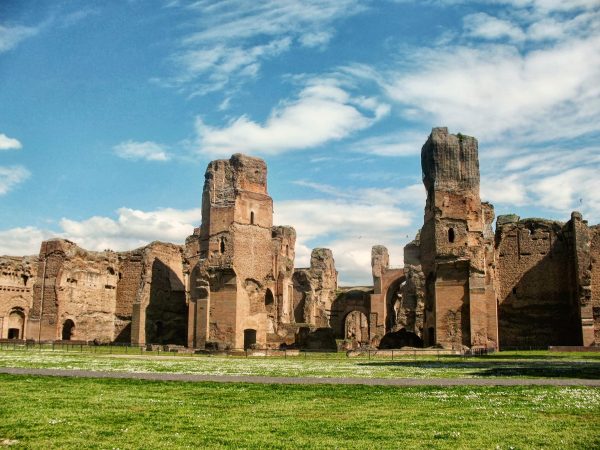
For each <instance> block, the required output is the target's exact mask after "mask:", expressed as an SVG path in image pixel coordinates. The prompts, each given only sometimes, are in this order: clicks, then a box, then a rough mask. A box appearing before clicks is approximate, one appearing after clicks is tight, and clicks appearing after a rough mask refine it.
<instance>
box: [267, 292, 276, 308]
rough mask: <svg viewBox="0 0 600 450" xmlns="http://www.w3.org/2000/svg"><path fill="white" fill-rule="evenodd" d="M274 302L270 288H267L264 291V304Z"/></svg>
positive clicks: (269, 304)
mask: <svg viewBox="0 0 600 450" xmlns="http://www.w3.org/2000/svg"><path fill="white" fill-rule="evenodd" d="M274 302H275V299H274V298H273V293H272V292H271V289H267V292H266V293H265V306H271V305H272V304H273V303H274Z"/></svg>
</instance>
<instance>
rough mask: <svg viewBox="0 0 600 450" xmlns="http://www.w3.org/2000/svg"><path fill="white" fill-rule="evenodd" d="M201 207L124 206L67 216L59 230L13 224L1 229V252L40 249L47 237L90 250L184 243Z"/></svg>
mask: <svg viewBox="0 0 600 450" xmlns="http://www.w3.org/2000/svg"><path fill="white" fill-rule="evenodd" d="M200 221H201V209H200V208H196V209H189V210H177V209H171V208H165V209H158V210H155V211H140V210H136V209H131V208H120V209H119V210H118V211H117V217H116V218H111V217H101V216H94V217H90V218H89V219H85V220H72V219H67V218H63V219H62V220H61V221H60V223H59V229H58V231H50V230H41V229H38V228H35V227H26V228H12V229H9V230H5V231H0V255H1V254H11V255H26V254H34V253H38V252H39V248H40V244H41V242H42V241H43V240H45V239H50V238H54V237H59V238H63V239H69V240H71V241H73V242H75V243H77V244H78V245H79V246H81V247H83V248H85V249H87V250H95V251H102V250H106V249H111V250H116V251H125V250H132V249H134V248H137V247H141V246H144V245H147V244H148V243H150V242H152V241H163V242H172V243H176V244H183V242H184V241H185V238H186V237H187V236H189V235H190V234H192V232H193V231H194V227H197V226H199V225H200Z"/></svg>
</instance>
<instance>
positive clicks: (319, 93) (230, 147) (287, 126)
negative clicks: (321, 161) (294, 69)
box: [196, 80, 389, 156]
mask: <svg viewBox="0 0 600 450" xmlns="http://www.w3.org/2000/svg"><path fill="white" fill-rule="evenodd" d="M388 111H389V107H388V105H386V104H384V103H381V102H379V101H378V100H376V99H374V98H368V99H367V98H359V97H352V96H351V95H350V94H349V93H348V92H346V91H345V90H343V89H342V88H340V87H338V86H337V85H336V82H333V81H331V80H313V81H311V82H310V83H309V84H308V86H306V87H305V88H304V89H303V90H302V91H301V92H300V94H299V95H298V98H297V99H296V100H294V101H292V102H288V103H283V104H281V105H280V106H279V107H277V108H275V109H274V110H273V111H272V112H271V114H270V116H269V117H268V119H267V120H266V122H265V123H264V125H261V124H259V123H256V122H254V121H252V120H250V119H249V118H248V117H246V116H242V117H239V118H237V119H235V120H234V121H232V122H231V123H230V124H229V125H227V126H225V127H223V128H217V127H211V126H209V125H206V124H205V123H204V122H203V121H202V120H201V119H198V121H197V123H196V129H197V133H198V141H199V142H198V144H199V150H200V151H201V152H202V153H205V154H208V155H211V156H226V155H229V154H231V153H232V152H236V151H237V152H249V153H259V154H276V153H281V152H284V151H288V150H297V149H304V148H310V147H315V146H317V145H320V144H323V143H325V142H328V141H332V140H339V139H342V138H345V137H347V136H349V135H350V134H352V133H354V132H356V131H358V130H361V129H364V128H367V127H369V126H371V125H372V124H373V123H374V122H376V121H377V120H379V119H380V118H381V117H383V116H384V115H386V114H387V113H388Z"/></svg>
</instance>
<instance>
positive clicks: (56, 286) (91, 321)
mask: <svg viewBox="0 0 600 450" xmlns="http://www.w3.org/2000/svg"><path fill="white" fill-rule="evenodd" d="M118 267H119V264H118V255H117V254H116V253H115V252H112V251H105V252H89V251H86V250H84V249H82V248H80V247H79V246H77V245H76V244H74V243H73V242H70V241H67V240H64V239H54V240H50V241H45V242H43V243H42V246H41V250H40V256H39V259H38V269H37V272H38V274H39V276H38V277H37V278H36V281H35V284H34V289H33V308H32V312H31V317H30V327H29V332H28V337H29V338H31V339H38V338H41V339H42V340H57V339H58V340H60V339H66V340H79V341H91V340H96V341H100V342H111V341H113V339H114V332H115V327H114V317H115V307H116V288H117V281H118ZM40 317H41V325H40ZM31 325H33V326H31ZM34 330H37V335H36V333H35V331H34Z"/></svg>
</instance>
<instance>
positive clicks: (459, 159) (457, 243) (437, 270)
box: [421, 128, 498, 348]
mask: <svg viewBox="0 0 600 450" xmlns="http://www.w3.org/2000/svg"><path fill="white" fill-rule="evenodd" d="M477 151H478V150H477V140H476V139H475V138H473V137H470V136H463V135H460V134H458V135H452V134H448V129H447V128H434V129H433V130H432V132H431V135H430V136H429V139H428V140H427V142H426V143H425V145H424V146H423V148H422V150H421V165H422V169H423V183H424V184H425V188H426V190H427V202H426V204H425V218H424V225H423V229H422V231H421V261H422V267H423V273H424V276H425V330H424V331H425V333H424V334H425V345H433V344H441V345H443V346H446V347H455V348H458V347H460V346H468V347H482V346H486V347H497V342H498V331H497V330H498V325H497V306H496V296H495V293H494V283H493V280H494V277H493V261H494V258H493V255H494V253H493V252H494V248H493V232H492V228H491V224H492V222H493V220H494V212H493V207H492V206H491V205H489V204H487V203H482V202H481V199H480V197H479V160H478V153H477Z"/></svg>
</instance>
